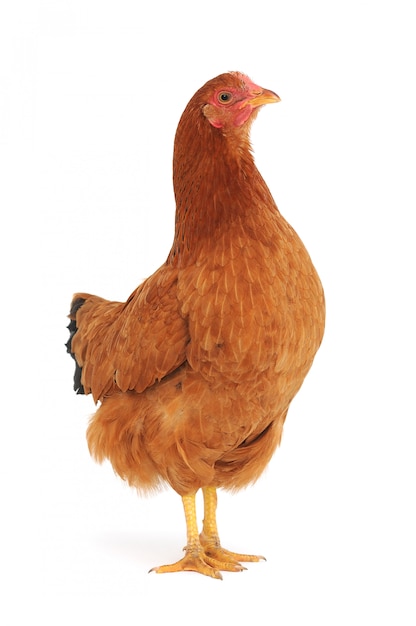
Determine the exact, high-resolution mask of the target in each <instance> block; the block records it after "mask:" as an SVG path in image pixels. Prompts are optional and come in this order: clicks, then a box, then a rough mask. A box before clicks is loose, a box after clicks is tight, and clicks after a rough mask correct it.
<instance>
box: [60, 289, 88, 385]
mask: <svg viewBox="0 0 416 626" xmlns="http://www.w3.org/2000/svg"><path fill="white" fill-rule="evenodd" d="M84 302H85V298H75V299H74V300H73V301H72V304H71V310H70V313H69V316H68V317H69V319H70V320H71V321H70V322H69V324H68V326H67V328H68V330H69V339H68V341H67V342H66V344H65V345H66V350H67V352H68V353H69V354H70V355H71V356H72V358H73V359H74V361H75V373H74V391H75V392H76V393H80V394H85V390H84V387H83V385H82V383H81V374H82V367H80V366H79V364H78V362H77V360H76V358H75V355H74V353H73V352H72V339H73V337H74V335H75V333H76V332H77V330H78V328H77V322H76V314H77V311H78V309H80V308H81V307H82V305H83V304H84Z"/></svg>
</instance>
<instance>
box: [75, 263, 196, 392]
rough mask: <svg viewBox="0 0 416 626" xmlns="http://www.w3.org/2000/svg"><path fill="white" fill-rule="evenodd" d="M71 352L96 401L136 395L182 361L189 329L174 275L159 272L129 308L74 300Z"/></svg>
mask: <svg viewBox="0 0 416 626" xmlns="http://www.w3.org/2000/svg"><path fill="white" fill-rule="evenodd" d="M80 297H82V298H84V299H85V303H84V304H83V305H82V306H81V307H80V308H79V309H78V311H77V312H76V326H77V331H76V333H75V334H74V336H73V338H72V352H73V353H74V356H75V358H76V360H77V363H78V364H79V365H80V367H81V368H82V375H81V382H82V385H83V387H84V389H85V393H92V394H93V396H94V400H95V401H98V400H100V399H102V398H103V397H104V396H106V395H109V394H111V393H113V392H115V391H117V390H120V391H123V392H125V391H128V390H135V391H137V392H138V393H140V392H142V391H144V390H145V389H146V388H147V387H150V386H151V385H153V384H154V383H155V382H156V381H157V380H160V379H162V378H163V377H164V376H166V375H167V374H169V373H170V372H172V371H173V370H175V369H176V368H177V367H179V366H180V365H181V364H182V363H183V362H184V361H185V359H186V356H185V355H186V346H187V343H188V341H189V336H188V325H187V321H186V319H185V317H184V316H183V315H182V314H181V313H180V312H179V306H178V300H177V271H176V270H175V269H173V268H171V267H170V266H162V267H161V268H160V269H159V270H158V271H157V272H155V274H153V275H152V276H151V277H150V278H148V279H147V280H146V281H144V282H143V283H142V284H141V285H140V286H139V287H138V288H137V289H136V290H135V291H134V292H133V293H132V294H131V296H130V297H129V299H128V300H127V302H125V303H122V302H110V301H108V300H104V299H103V298H99V297H97V296H91V295H89V294H76V295H75V296H74V301H75V300H76V299H77V298H80Z"/></svg>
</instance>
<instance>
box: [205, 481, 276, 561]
mask: <svg viewBox="0 0 416 626" xmlns="http://www.w3.org/2000/svg"><path fill="white" fill-rule="evenodd" d="M202 492H203V494H204V522H203V527H202V533H201V534H200V536H199V539H200V542H201V545H202V547H203V550H204V555H205V560H206V561H207V562H208V563H215V564H216V567H217V568H218V569H221V570H228V571H238V566H239V567H240V569H245V568H244V567H242V566H241V565H240V563H239V561H243V562H257V561H265V560H266V559H265V558H264V556H255V555H253V554H239V553H237V552H230V551H229V550H225V549H224V548H222V546H221V543H220V538H219V536H218V530H217V519H216V511H217V491H216V489H215V487H204V488H203V489H202Z"/></svg>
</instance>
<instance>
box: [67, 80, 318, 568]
mask: <svg viewBox="0 0 416 626" xmlns="http://www.w3.org/2000/svg"><path fill="white" fill-rule="evenodd" d="M279 100H280V98H279V97H278V96H277V95H276V94H275V93H274V92H272V91H269V90H267V89H262V88H261V87H259V86H257V85H255V84H254V83H253V82H252V81H251V80H250V79H249V78H248V77H247V76H245V75H244V74H241V73H239V72H230V73H226V74H222V75H220V76H217V77H216V78H214V79H212V80H210V81H208V82H207V83H206V84H205V85H204V86H203V87H202V88H201V89H199V90H198V91H197V92H196V94H195V95H194V96H193V98H192V99H191V100H190V102H189V104H188V105H187V107H186V108H185V111H184V113H183V115H182V117H181V119H180V122H179V125H178V129H177V132H176V137H175V144H174V155H173V184H174V191H175V199H176V223H175V234H174V241H173V245H172V248H171V250H170V253H169V256H168V258H167V260H166V263H165V264H164V265H162V267H160V268H159V269H158V270H157V271H156V272H155V273H154V274H153V275H152V276H150V278H148V279H147V280H145V281H144V282H143V283H142V284H141V285H140V286H139V287H138V288H137V289H136V290H135V291H134V292H133V293H132V295H131V296H130V297H129V298H128V300H127V302H110V301H107V300H104V299H103V298H99V297H97V296H93V295H89V294H84V293H78V294H76V295H75V296H74V299H73V302H72V306H71V312H70V316H69V317H70V320H71V321H70V324H69V326H68V328H69V330H70V339H69V341H68V343H67V349H68V352H70V353H71V354H72V356H73V357H74V359H75V361H76V371H75V377H74V388H75V390H76V391H77V392H78V393H85V394H89V393H91V394H92V396H93V398H94V401H95V402H96V403H97V402H100V406H99V408H98V410H97V412H96V413H95V415H94V416H93V417H92V419H91V422H90V424H89V427H88V431H87V439H88V445H89V449H90V452H91V454H92V456H93V457H94V458H95V459H96V460H97V461H99V462H101V461H103V460H104V459H109V460H110V461H111V463H112V465H113V468H114V470H115V471H116V472H117V474H119V475H120V476H121V478H123V479H124V480H126V481H127V482H128V483H129V485H131V486H132V487H135V488H137V489H138V490H139V491H143V492H145V491H152V490H155V489H157V488H158V487H160V486H161V485H163V484H168V485H170V486H171V487H172V488H173V489H174V490H175V491H176V492H177V493H178V494H179V495H180V496H181V497H182V501H183V506H184V511H185V517H186V526H187V545H186V548H185V555H184V557H183V558H182V559H181V560H179V561H178V562H177V563H174V564H172V565H163V566H161V567H156V568H154V569H153V571H156V572H176V571H181V570H193V571H196V572H200V573H202V574H206V575H209V576H212V577H214V578H221V574H220V570H223V571H240V570H242V569H244V568H243V567H242V565H241V564H240V562H244V561H258V560H260V559H261V558H263V557H260V556H254V555H248V554H237V553H234V552H230V551H228V550H225V549H224V548H223V547H222V546H221V543H220V540H219V536H218V531H217V525H216V503H217V499H216V498H217V496H216V490H217V489H218V488H224V489H230V490H235V489H239V488H241V487H244V486H246V485H247V484H249V483H253V482H254V481H255V480H256V479H257V478H258V477H259V476H260V474H261V473H262V472H263V470H264V468H265V467H266V465H267V464H268V462H269V460H270V458H271V456H272V454H273V452H274V451H275V449H276V447H277V446H278V445H279V443H280V439H281V436H282V429H283V423H284V421H285V418H286V414H287V411H288V408H289V405H290V402H291V400H292V399H293V397H294V396H295V394H296V393H297V392H298V391H299V388H300V387H301V385H302V382H303V380H304V378H305V375H306V374H307V372H308V370H309V368H310V367H311V365H312V361H313V358H314V356H315V353H316V351H317V350H318V347H319V345H320V343H321V340H322V336H323V330H324V317H325V312H324V295H323V290H322V286H321V283H320V280H319V277H318V275H317V273H316V271H315V269H314V266H313V264H312V262H311V260H310V257H309V255H308V253H307V251H306V249H305V247H304V245H303V244H302V242H301V240H300V239H299V237H298V236H297V234H296V233H295V232H294V230H293V229H292V228H291V226H290V225H289V224H288V223H287V222H286V221H285V220H284V219H283V217H282V216H281V214H280V213H279V211H278V209H277V207H276V204H275V202H274V201H273V198H272V196H271V194H270V191H269V189H268V187H267V186H266V183H265V182H264V180H263V178H262V177H261V175H260V173H259V172H258V170H257V169H256V166H255V164H254V159H253V156H252V153H251V146H250V140H249V131H250V126H251V123H252V121H253V120H254V118H255V117H256V115H257V113H258V111H259V108H260V107H261V106H262V105H265V104H267V103H272V102H278V101H279ZM199 489H202V492H203V496H204V520H203V526H202V532H201V534H199V532H198V526H197V522H196V510H195V494H196V493H197V491H198V490H199Z"/></svg>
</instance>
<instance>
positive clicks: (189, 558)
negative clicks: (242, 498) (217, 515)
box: [150, 493, 222, 578]
mask: <svg viewBox="0 0 416 626" xmlns="http://www.w3.org/2000/svg"><path fill="white" fill-rule="evenodd" d="M182 503H183V508H184V511H185V519H186V531H187V533H186V534H187V543H186V548H185V556H184V557H183V559H180V561H177V562H176V563H172V565H161V566H160V567H154V568H153V569H151V570H150V571H151V572H156V573H158V574H164V573H167V572H183V571H185V572H186V571H191V572H199V573H200V574H205V576H211V577H212V578H222V576H221V574H220V572H219V571H218V569H219V568H216V567H215V564H214V563H215V561H214V560H213V559H207V558H205V555H204V551H203V548H202V546H201V543H200V541H199V535H198V526H197V523H196V508H195V494H194V493H193V494H191V495H188V496H182Z"/></svg>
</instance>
